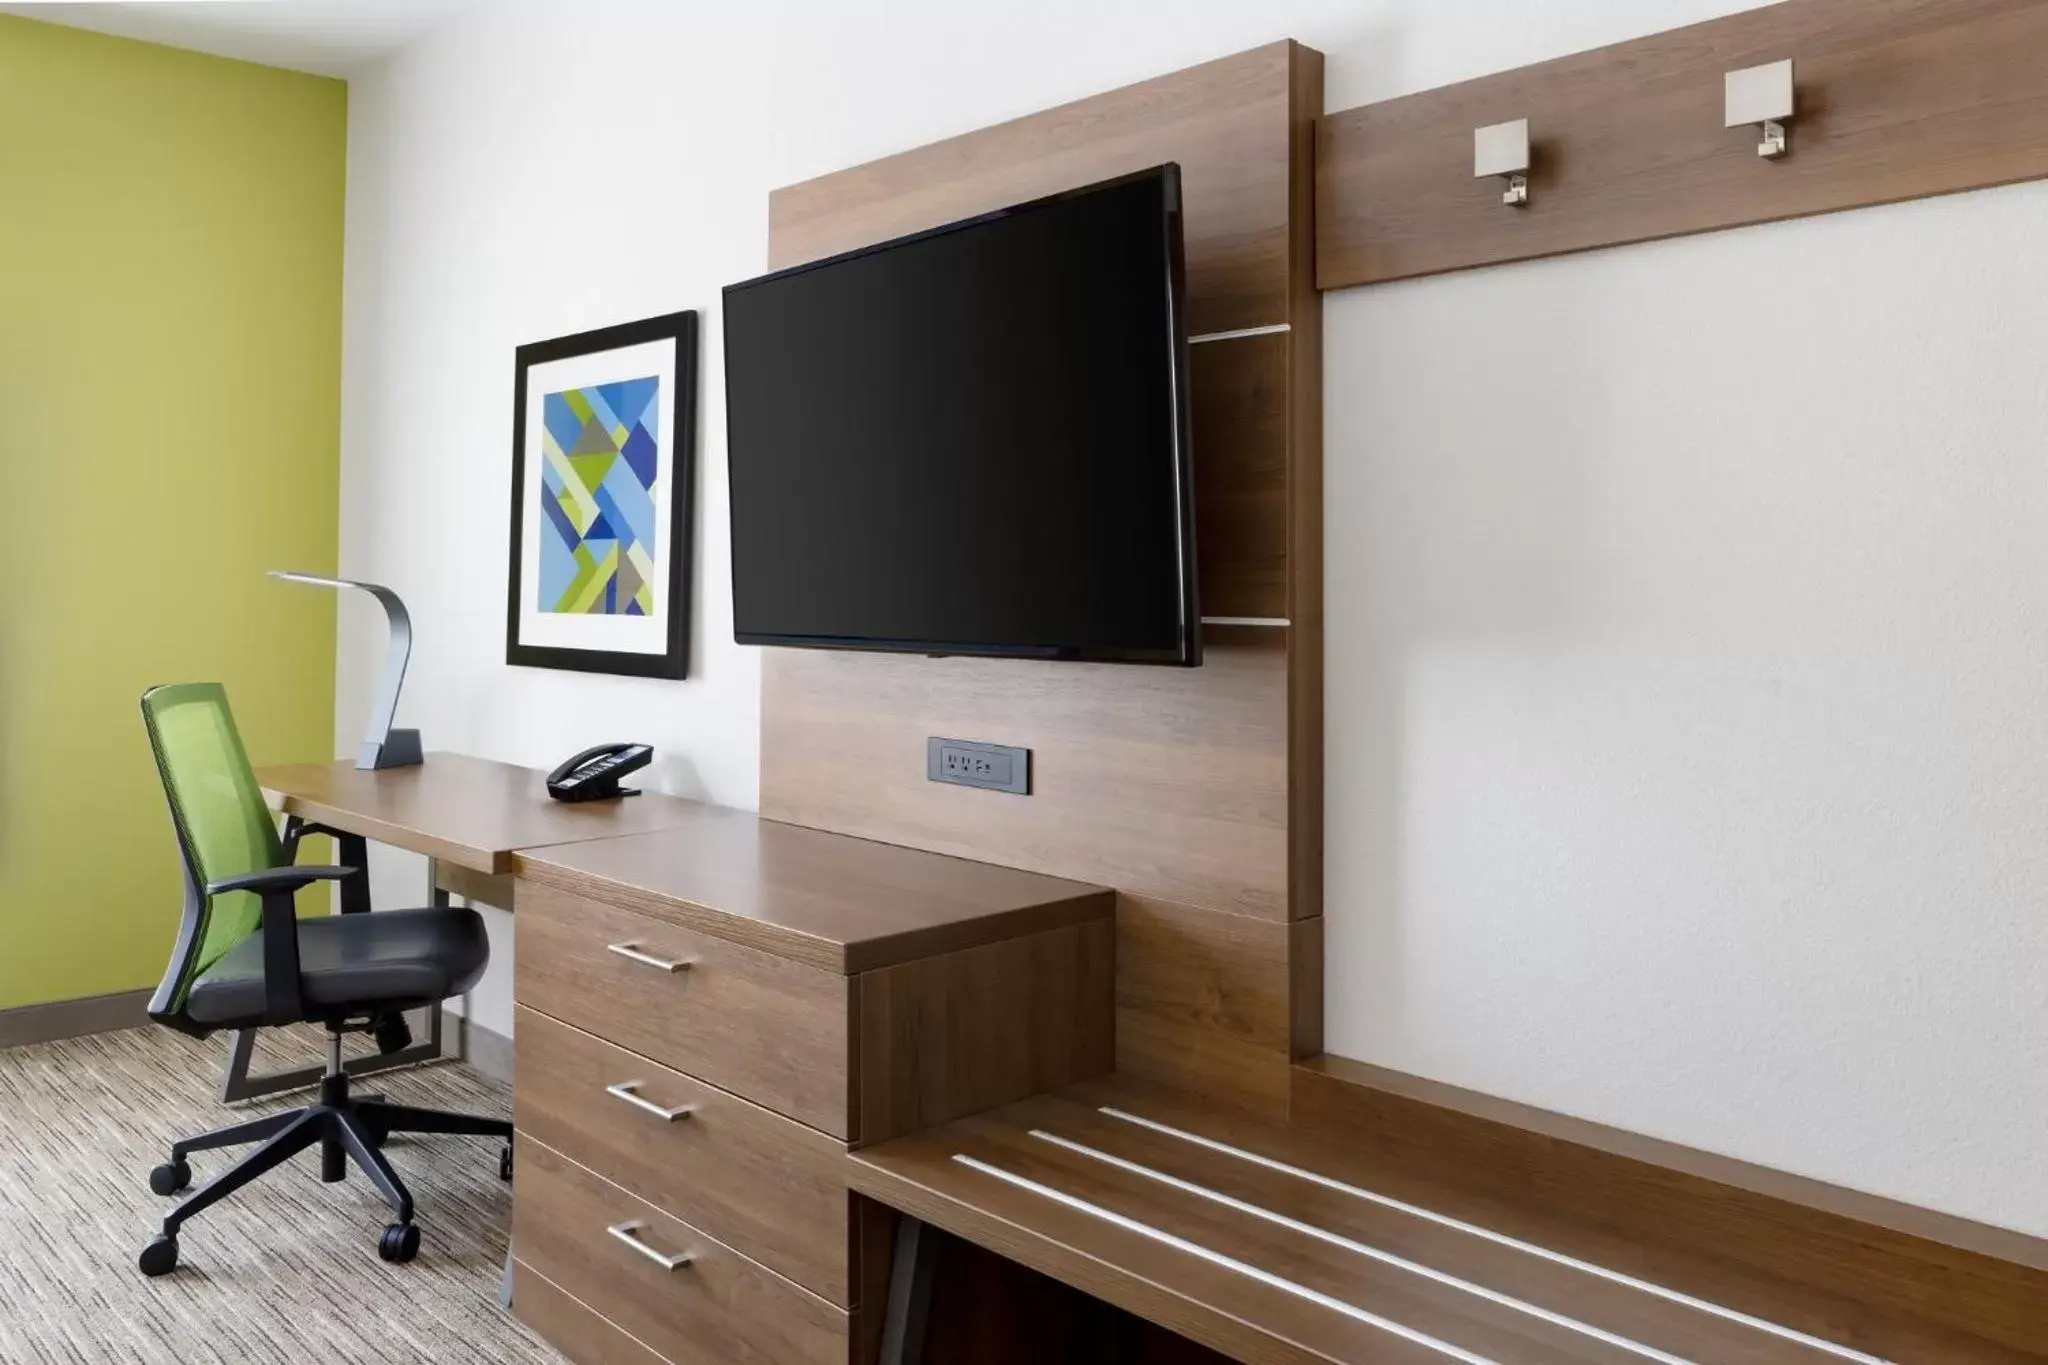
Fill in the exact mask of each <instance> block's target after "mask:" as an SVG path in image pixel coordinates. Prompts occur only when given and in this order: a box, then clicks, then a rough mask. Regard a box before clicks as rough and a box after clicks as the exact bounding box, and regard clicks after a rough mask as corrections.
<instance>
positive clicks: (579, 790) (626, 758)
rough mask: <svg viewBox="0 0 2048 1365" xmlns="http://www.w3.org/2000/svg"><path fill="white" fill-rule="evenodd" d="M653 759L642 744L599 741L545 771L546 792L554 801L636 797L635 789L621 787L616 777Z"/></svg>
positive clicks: (637, 769) (645, 764)
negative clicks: (546, 777)
mask: <svg viewBox="0 0 2048 1365" xmlns="http://www.w3.org/2000/svg"><path fill="white" fill-rule="evenodd" d="M653 761H654V750H653V749H652V748H651V747H649V746H648V745H645V744H598V745H595V746H593V747H591V748H588V749H585V750H584V751H583V752H582V753H580V754H575V755H572V756H571V757H570V758H568V759H567V760H565V761H564V762H563V764H562V766H561V767H559V768H557V769H555V770H554V771H553V772H551V773H549V774H548V795H549V796H552V797H554V798H555V800H557V801H603V800H607V799H609V798H611V797H614V796H638V795H639V794H640V793H639V792H638V791H635V790H632V789H630V788H626V789H621V788H620V786H619V779H620V778H622V777H624V776H625V775H626V774H627V773H630V772H637V771H639V770H640V769H641V768H644V767H646V766H647V765H648V764H649V763H652V762H653Z"/></svg>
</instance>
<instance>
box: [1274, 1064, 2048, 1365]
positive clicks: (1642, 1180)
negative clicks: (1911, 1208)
mask: <svg viewBox="0 0 2048 1365" xmlns="http://www.w3.org/2000/svg"><path fill="white" fill-rule="evenodd" d="M1373 1079H1376V1078H1375V1077H1374V1076H1373V1074H1372V1072H1371V1071H1370V1070H1366V1069H1360V1068H1358V1067H1357V1065H1356V1064H1354V1063H1347V1062H1345V1061H1344V1060H1343V1059H1341V1058H1324V1059H1318V1060H1317V1061H1316V1062H1314V1063H1311V1064H1309V1065H1305V1066H1302V1067H1299V1068H1297V1069H1296V1080H1295V1089H1294V1110H1293V1112H1294V1116H1295V1124H1296V1127H1297V1128H1298V1129H1299V1130H1301V1131H1303V1132H1305V1133H1309V1134H1313V1135H1315V1141H1317V1142H1319V1143H1322V1144H1323V1145H1325V1146H1327V1147H1328V1148H1329V1151H1330V1152H1331V1153H1334V1152H1335V1151H1336V1148H1337V1144H1336V1143H1335V1142H1331V1141H1329V1140H1328V1139H1327V1138H1325V1137H1323V1136H1322V1135H1324V1134H1339V1133H1341V1134H1344V1135H1345V1137H1344V1142H1345V1143H1347V1144H1349V1145H1350V1146H1352V1147H1353V1148H1358V1147H1365V1148H1369V1149H1370V1150H1372V1151H1373V1152H1375V1153H1376V1154H1377V1158H1378V1159H1379V1160H1381V1161H1383V1162H1385V1163H1389V1164H1392V1165H1396V1166H1398V1168H1399V1169H1400V1170H1401V1171H1403V1172H1405V1173H1407V1174H1408V1175H1409V1176H1410V1177H1411V1178H1413V1179H1415V1180H1417V1181H1434V1182H1440V1183H1448V1184H1456V1185H1457V1186H1458V1187H1459V1188H1460V1189H1462V1190H1463V1191H1465V1192H1466V1194H1467V1196H1468V1197H1469V1198H1471V1199H1472V1200H1473V1201H1475V1202H1474V1206H1475V1207H1481V1206H1484V1205H1485V1204H1487V1203H1490V1202H1501V1203H1512V1204H1513V1205H1514V1206H1515V1208H1516V1209H1517V1210H1518V1211H1519V1212H1518V1214H1517V1216H1518V1217H1520V1218H1522V1219H1524V1220H1526V1222H1525V1224H1524V1225H1525V1226H1527V1227H1531V1228H1539V1227H1541V1226H1543V1224H1544V1221H1545V1220H1552V1219H1556V1220H1564V1219H1570V1220H1574V1222H1575V1224H1577V1223H1583V1224H1588V1225H1591V1226H1592V1227H1595V1228H1597V1229H1598V1234H1597V1237H1595V1236H1594V1235H1592V1234H1588V1238H1589V1240H1587V1241H1586V1242H1585V1243H1584V1245H1586V1246H1589V1247H1597V1249H1598V1252H1599V1255H1600V1256H1602V1257H1604V1258H1606V1259H1605V1262H1604V1263H1606V1264H1612V1265H1616V1266H1618V1267H1620V1268H1624V1269H1631V1270H1632V1271H1633V1272H1634V1273H1637V1274H1640V1275H1642V1276H1644V1277H1645V1278H1649V1279H1658V1278H1659V1277H1660V1276H1663V1275H1666V1274H1668V1273H1670V1267H1671V1266H1672V1265H1673V1264H1676V1263H1678V1262H1680V1261H1682V1260H1683V1259H1684V1258H1686V1257H1694V1256H1699V1255H1702V1254H1711V1255H1712V1256H1713V1257H1714V1258H1715V1259H1716V1260H1718V1261H1719V1262H1721V1263H1723V1264H1726V1265H1729V1266H1734V1267H1738V1268H1739V1274H1737V1275H1734V1276H1733V1277H1731V1279H1730V1280H1729V1281H1728V1282H1726V1283H1718V1284H1716V1285H1714V1287H1713V1288H1714V1292H1713V1293H1712V1294H1711V1295H1709V1297H1713V1298H1714V1299H1715V1301H1716V1302H1721V1303H1726V1304H1729V1305H1731V1306H1734V1307H1738V1308H1746V1309H1750V1310H1751V1311H1757V1312H1761V1313H1763V1314H1764V1315H1765V1316H1770V1317H1773V1318H1774V1319H1775V1320H1778V1321H1783V1322H1787V1323H1789V1324H1791V1325H1794V1326H1801V1325H1806V1326H1807V1327H1808V1330H1813V1331H1816V1332H1820V1331H1821V1330H1822V1327H1823V1326H1824V1325H1825V1324H1827V1323H1828V1322H1831V1321H1833V1322H1840V1321H1843V1320H1847V1321H1851V1322H1855V1323H1857V1324H1859V1325H1865V1330H1866V1333H1867V1335H1866V1336H1865V1337H1864V1339H1863V1340H1862V1341H1860V1342H1859V1343H1858V1344H1859V1345H1862V1346H1864V1348H1865V1349H1869V1350H1875V1351H1877V1352H1878V1353H1879V1354H1885V1353H1890V1354H1892V1355H1893V1356H1894V1358H1896V1359H1899V1360H1969V1361H1998V1360H2042V1359H2048V1271H2044V1270H2043V1269H2041V1268H2040V1267H2038V1266H2033V1265H2027V1264H2022V1263H2021V1262H2019V1261H2017V1260H2006V1259H2000V1258H1998V1257H1994V1256H1990V1255H1986V1254H1984V1253H1983V1252H1981V1251H1976V1250H1971V1249H1967V1248H1965V1247H1961V1246H1956V1245H1952V1244H1949V1243H1945V1242H1941V1241H1936V1240H1932V1239H1930V1238H1928V1237H1925V1236H1919V1235H1915V1234H1914V1233H1911V1232H1906V1231H1901V1230H1899V1229H1898V1228H1895V1227H1888V1226H1884V1225H1882V1224H1880V1223H1876V1222H1871V1221H1865V1220H1863V1219H1860V1218H1856V1217H1851V1216H1847V1215H1846V1214H1845V1213H1844V1212H1842V1211H1841V1210H1842V1209H1844V1208H1850V1207H1855V1205H1854V1203H1853V1201H1852V1202H1850V1203H1847V1204H1845V1203H1843V1202H1842V1201H1840V1200H1839V1199H1836V1200H1831V1201H1827V1202H1831V1203H1833V1204H1835V1208H1834V1209H1833V1210H1831V1209H1829V1208H1826V1207H1817V1206H1816V1205H1817V1204H1818V1203H1820V1202H1821V1201H1819V1200H1814V1199H1812V1198H1811V1196H1812V1195H1813V1194H1814V1193H1815V1191H1813V1190H1811V1189H1802V1188H1801V1186H1803V1185H1807V1184H1808V1183H1809V1182H1795V1181H1794V1180H1793V1178H1791V1177H1781V1179H1782V1181H1783V1182H1784V1183H1781V1184H1779V1185H1778V1189H1779V1191H1780V1193H1782V1194H1785V1195H1792V1194H1802V1195H1805V1196H1807V1197H1806V1198H1801V1199H1799V1200H1796V1201H1795V1200H1794V1199H1789V1198H1783V1197H1779V1195H1778V1194H1772V1193H1765V1192H1763V1191H1762V1190H1761V1189H1757V1188H1744V1187H1743V1185H1740V1184H1735V1183H1729V1182H1726V1181H1723V1180H1718V1179H1710V1178H1707V1177H1706V1176H1704V1175H1702V1174H1699V1173H1696V1171H1694V1170H1686V1169H1681V1168H1680V1167H1679V1166H1677V1165H1673V1164H1664V1163H1663V1162H1660V1161H1655V1160H1646V1159H1644V1158H1645V1157H1648V1156H1651V1155H1653V1154H1654V1155H1656V1156H1660V1157H1661V1156H1673V1157H1678V1158H1679V1159H1681V1160H1683V1158H1682V1157H1680V1156H1679V1154H1678V1153H1677V1152H1675V1151H1666V1150H1664V1144H1650V1145H1646V1146H1643V1147H1641V1148H1640V1149H1639V1153H1640V1154H1639V1155H1626V1154H1624V1153H1623V1151H1622V1150H1620V1149H1621V1146H1622V1144H1619V1143H1615V1142H1611V1141H1610V1142H1608V1143H1607V1144H1605V1147H1606V1149H1603V1147H1602V1146H1596V1145H1591V1144H1589V1143H1587V1142H1584V1141H1579V1140H1575V1139H1578V1138H1583V1137H1589V1136H1593V1134H1591V1133H1589V1132H1587V1131H1583V1130H1581V1131H1573V1130H1572V1129H1570V1128H1567V1127H1564V1126H1561V1125H1560V1124H1553V1123H1550V1122H1540V1121H1539V1122H1536V1123H1532V1125H1531V1126H1522V1125H1520V1124H1517V1123H1512V1122H1504V1121H1502V1119H1504V1118H1506V1117H1507V1111H1506V1110H1500V1111H1497V1117H1492V1118H1488V1117H1481V1116H1480V1115H1478V1114H1476V1113H1467V1112H1462V1111H1460V1110H1458V1109H1453V1108H1447V1107H1444V1106H1441V1105H1436V1104H1430V1103H1427V1102H1424V1101H1423V1100H1420V1099H1416V1098H1413V1097H1411V1096H1408V1095H1402V1094H1399V1093H1396V1092H1394V1091H1391V1090H1386V1089H1382V1088H1379V1087H1378V1086H1376V1085H1373V1084H1369V1083H1366V1082H1369V1081H1371V1080H1373ZM1531 1117H1533V1116H1531ZM1551 1117H1552V1118H1553V1119H1555V1118H1556V1117H1557V1116H1551ZM1569 1122H1570V1121H1568V1120H1564V1121H1562V1123H1569ZM1588 1127H1589V1128H1590V1125H1589V1126H1588ZM1637 1141H1638V1142H1641V1143H1645V1144H1649V1140H1648V1139H1637ZM1320 1159H1323V1160H1325V1161H1328V1160H1333V1159H1335V1158H1334V1156H1333V1155H1325V1156H1322V1157H1321V1158H1320ZM1685 1164H1687V1165H1692V1164H1693V1163H1692V1162H1690V1161H1686V1163H1685ZM1727 1173H1728V1174H1731V1175H1732V1174H1738V1173H1737V1172H1734V1171H1729V1172H1727ZM1773 1174H1775V1173H1773ZM1747 1183H1749V1184H1752V1185H1755V1184H1760V1183H1762V1182H1758V1181H1755V1180H1750V1181H1748V1182H1747ZM1866 1198H1867V1196H1866ZM1869 1211H1870V1212H1873V1213H1879V1214H1883V1213H1884V1212H1885V1211H1884V1210H1881V1209H1878V1208H1875V1207H1871V1208H1870V1209H1869ZM2002 1249H2004V1248H2002ZM2011 1249H2013V1250H2017V1248H2011ZM1804 1292H1810V1293H1812V1294H1816V1295H1825V1296H1826V1297H1827V1299H1828V1300H1829V1301H1841V1302H1844V1303H1846V1304H1848V1305H1850V1306H1849V1307H1846V1308H1837V1309H1834V1310H1831V1311H1830V1312H1828V1313H1822V1312H1818V1311H1808V1310H1806V1309H1803V1308H1801V1307H1800V1305H1799V1298H1798V1296H1799V1295H1800V1294H1801V1293H1804Z"/></svg>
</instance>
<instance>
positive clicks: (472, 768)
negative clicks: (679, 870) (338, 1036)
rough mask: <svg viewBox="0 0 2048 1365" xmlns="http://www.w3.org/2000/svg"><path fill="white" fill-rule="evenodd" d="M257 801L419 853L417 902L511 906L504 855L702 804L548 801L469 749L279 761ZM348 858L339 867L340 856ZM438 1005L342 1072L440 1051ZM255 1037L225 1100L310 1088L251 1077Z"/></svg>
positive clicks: (314, 1077)
mask: <svg viewBox="0 0 2048 1365" xmlns="http://www.w3.org/2000/svg"><path fill="white" fill-rule="evenodd" d="M256 780H257V781H258V782H259V783H260V784H261V785H262V788H263V793H264V796H265V798H266V799H267V800H268V801H269V802H270V803H271V804H272V805H273V806H274V807H276V808H277V809H279V810H281V811H282V812H283V813H284V814H286V815H288V816H292V817H294V818H296V819H298V820H300V821H303V822H306V823H309V824H319V825H326V826H328V827H330V828H333V829H337V830H342V831H344V832H346V833H348V834H352V835H357V836H360V837H362V838H364V839H374V840H376V841H377V842H378V843H382V844H390V845H392V846H393V847H395V848H403V849H406V850H408V851H410V852H413V853H420V854H424V855H426V858H427V885H426V888H425V893H424V897H423V903H428V904H435V905H445V904H447V903H448V893H449V892H450V891H454V892H457V893H459V894H462V895H466V896H468V897H470V898H472V899H475V900H481V901H483V902H485V903H486V904H490V905H495V906H498V907H499V908H501V909H505V910H510V909H512V908H513V903H512V902H513V898H514V895H515V892H514V889H513V885H512V882H511V879H510V878H509V877H507V876H506V875H505V874H506V873H508V872H509V871H510V870H511V866H512V859H513V855H514V854H515V853H516V852H517V851H518V850H520V849H522V848H529V847H533V846H536V845H542V844H563V843H570V842H572V841H575V840H578V839H598V838H603V837H606V836H609V835H618V834H633V833H638V832H641V831H645V830H653V829H662V828H665V827H667V826H669V825H672V824H675V823H678V822H679V821H681V820H683V819H685V818H687V817H688V816H689V815H690V813H691V812H694V811H697V810H699V809H701V807H700V806H699V805H698V803H696V802H693V801H683V800H679V799H677V798H675V797H671V796H661V795H653V794H650V795H643V796H633V797H624V798H621V799H619V800H615V801H591V802H584V803H580V804H574V805H572V804H569V803H566V802H562V801H556V800H554V799H553V798H551V797H549V796H548V794H547V786H546V774H544V773H542V772H541V771H540V770H539V769H537V768H522V767H519V766H518V765H516V764H511V763H499V762H496V761H495V760H492V759H488V758H473V757H470V756H469V755H467V754H449V753H432V754H428V755H427V757H426V761H425V762H424V763H421V764H419V765H418V766H416V767H410V768H386V769H382V770H380V771H375V772H364V771H362V770H360V769H358V768H357V767H356V766H355V764H354V763H353V762H352V761H351V760H348V759H339V760H336V761H335V762H332V763H284V764H276V765H273V766H271V767H267V768H263V769H260V770H258V772H257V774H256ZM344 861H345V860H344ZM442 1022H443V1015H442V1010H441V1008H440V1006H438V1005H437V1006H435V1007H434V1008H433V1009H431V1010H428V1011H425V1019H424V1027H425V1029H426V1032H427V1037H426V1039H425V1041H423V1042H419V1043H415V1044H412V1045H411V1046H408V1047H405V1048H402V1049H400V1050H398V1051H396V1052H390V1053H384V1054H381V1055H376V1056H369V1057H357V1058H353V1059H351V1060H350V1062H349V1064H348V1070H349V1074H350V1075H352V1076H365V1075H369V1074H372V1073H374V1072H378V1071H385V1070H389V1069H390V1068H392V1067H397V1066H409V1065H412V1064H414V1063H417V1062H424V1061H431V1060H433V1059H435V1058H437V1057H439V1056H441V1055H442V1054H441V1045H442V1044H441V1035H442ZM255 1042H256V1030H254V1029H243V1030H239V1031H237V1032H236V1033H235V1035H234V1040H233V1043H232V1045H231V1047H230V1049H229V1053H228V1062H227V1067H226V1071H225V1074H224V1075H223V1078H222V1082H221V1098H222V1099H223V1100H224V1101H229V1102H233V1101H237V1100H246V1099H254V1098H257V1097H259V1096H263V1095H271V1094H277V1093H280V1092H282V1091H286V1090H295V1089H299V1088H301V1087H303V1086H307V1085H312V1084H314V1083H315V1082H317V1081H318V1080H319V1079H320V1071H319V1068H317V1067H302V1068H298V1069H296V1070H291V1071H284V1072H276V1073H272V1074H270V1075H262V1076H256V1075H251V1074H250V1070H249V1068H250V1063H251V1061H252V1059H253V1056H254V1050H255Z"/></svg>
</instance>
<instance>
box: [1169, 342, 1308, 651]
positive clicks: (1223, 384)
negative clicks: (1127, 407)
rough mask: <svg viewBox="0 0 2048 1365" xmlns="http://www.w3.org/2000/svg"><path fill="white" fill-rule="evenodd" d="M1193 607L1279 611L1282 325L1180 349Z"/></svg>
mask: <svg viewBox="0 0 2048 1365" xmlns="http://www.w3.org/2000/svg"><path fill="white" fill-rule="evenodd" d="M1188 387H1189V389H1190V390H1191V392H1190V394H1189V399H1190V402H1189V407H1190V408H1191V409H1192V411H1191V413H1190V416H1191V418H1192V423H1193V436H1194V446H1195V452H1194V454H1195V548H1196V552H1197V554H1198V555H1199V557H1200V570H1201V574H1200V582H1201V596H1202V613H1203V614H1204V615H1205V616H1250V617H1262V618H1267V619H1273V620H1281V619H1285V617H1286V616H1287V610H1288V608H1287V558H1288V541H1287V536H1288V526H1287V497H1288V482H1287V423H1288V338H1287V334H1286V333H1284V332H1283V333H1271V334H1268V335H1266V336H1257V337H1239V338H1236V339H1233V340H1230V341H1215V342H1209V343H1206V344H1204V345H1200V346H1194V347H1190V348H1189V353H1188Z"/></svg>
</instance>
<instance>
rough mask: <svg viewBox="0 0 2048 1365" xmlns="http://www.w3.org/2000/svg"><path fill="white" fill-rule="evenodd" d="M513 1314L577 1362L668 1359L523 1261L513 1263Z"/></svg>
mask: <svg viewBox="0 0 2048 1365" xmlns="http://www.w3.org/2000/svg"><path fill="white" fill-rule="evenodd" d="M512 1316H513V1317H515V1318H518V1319H519V1320H520V1321H521V1322H523V1323H525V1324H526V1325H527V1326H528V1327H531V1328H532V1329H533V1330H534V1332H535V1333H536V1334H538V1335H539V1336H540V1337H541V1339H542V1340H544V1341H546V1342H547V1343H548V1345H550V1346H552V1347H554V1348H555V1349H556V1350H557V1351H560V1352H561V1353H562V1354H563V1355H564V1356H567V1357H568V1358H569V1359H570V1360H572V1361H574V1362H575V1365H669V1362H668V1361H667V1360H665V1359H664V1358H663V1357H661V1356H659V1355H656V1354H655V1353H654V1352H653V1351H650V1350H648V1349H647V1347H646V1346H644V1345H642V1344H641V1343H639V1342H637V1341H635V1340H633V1338H632V1337H630V1336H628V1335H626V1333H624V1332H623V1331H621V1330H619V1327H618V1324H616V1323H614V1322H612V1321H610V1320H609V1319H607V1318H606V1317H605V1316H604V1315H603V1314H601V1313H599V1312H598V1311H597V1310H596V1309H594V1308H592V1307H591V1306H590V1305H589V1304H586V1303H583V1302H581V1301H580V1300H578V1299H577V1298H576V1297H575V1296H574V1295H572V1294H570V1293H569V1292H568V1291H567V1290H565V1289H563V1288H562V1287H561V1286H560V1285H558V1284H556V1283H555V1282H554V1281H553V1280H550V1279H549V1278H547V1276H545V1275H542V1274H540V1273H539V1272H538V1271H536V1270H535V1269H534V1268H533V1267H532V1266H530V1265H528V1264H527V1263H526V1262H524V1261H520V1260H515V1261H513V1263H512Z"/></svg>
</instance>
